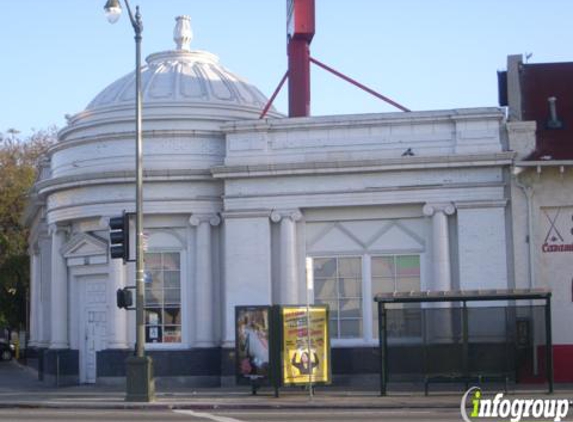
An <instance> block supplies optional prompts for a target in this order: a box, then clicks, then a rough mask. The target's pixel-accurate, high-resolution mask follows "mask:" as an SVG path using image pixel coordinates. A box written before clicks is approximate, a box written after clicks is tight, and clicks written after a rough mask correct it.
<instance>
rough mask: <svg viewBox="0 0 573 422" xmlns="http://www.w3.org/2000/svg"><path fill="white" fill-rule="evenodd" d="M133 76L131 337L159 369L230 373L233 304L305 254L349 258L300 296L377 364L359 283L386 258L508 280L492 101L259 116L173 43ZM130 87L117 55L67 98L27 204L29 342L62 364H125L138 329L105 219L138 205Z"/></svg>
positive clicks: (472, 284)
mask: <svg viewBox="0 0 573 422" xmlns="http://www.w3.org/2000/svg"><path fill="white" fill-rule="evenodd" d="M144 81H147V82H146V84H144V85H145V96H144V110H143V119H144V122H143V128H144V134H143V139H144V169H145V175H144V195H143V196H144V213H145V219H144V226H145V232H146V235H147V238H148V240H147V243H148V248H147V254H148V256H147V257H146V267H147V270H148V274H147V275H146V277H148V278H147V283H148V284H147V286H148V288H147V291H146V295H147V299H146V300H147V308H148V309H147V317H146V322H147V325H148V327H147V330H146V336H147V341H148V343H147V345H146V348H147V350H148V351H149V352H150V353H151V355H152V356H153V357H154V359H155V372H156V375H157V376H158V377H159V379H160V380H163V381H164V382H178V383H179V382H183V383H185V384H188V385H220V384H221V383H222V382H225V380H228V379H229V378H228V377H231V376H232V375H233V362H232V348H233V347H234V340H235V338H234V324H235V322H234V315H235V314H234V312H235V311H234V309H235V306H237V305H270V304H295V303H303V302H304V301H305V298H306V289H305V260H306V258H307V257H310V258H313V260H314V262H315V267H314V269H315V272H316V274H320V272H321V271H323V267H322V265H325V266H328V265H334V264H335V265H336V266H337V268H338V270H337V271H339V273H340V274H342V273H343V272H344V271H346V270H348V271H353V274H354V275H353V278H352V280H353V283H354V284H352V285H351V284H348V285H345V288H344V292H343V291H342V290H343V289H342V288H341V289H340V291H338V293H337V296H336V297H332V296H331V295H332V292H330V293H328V288H327V287H325V286H326V284H325V283H323V284H322V285H321V286H322V287H320V288H318V289H317V290H316V296H315V297H314V298H313V300H314V301H315V302H316V303H329V304H330V305H331V306H332V309H333V310H336V314H335V317H333V319H332V321H331V325H332V328H333V330H334V331H333V341H332V345H333V347H334V350H333V371H334V373H335V375H340V376H348V375H366V376H368V375H369V376H373V374H375V373H376V371H377V368H378V366H377V363H376V362H377V357H376V354H375V350H374V349H373V347H374V346H375V345H376V344H377V338H376V320H375V319H374V318H373V300H372V299H373V296H374V294H375V293H377V289H378V288H379V286H381V285H382V284H380V283H381V281H380V280H381V277H380V274H379V273H378V271H382V270H381V268H387V266H388V265H390V264H388V263H392V264H391V265H392V266H393V268H394V267H396V265H397V263H401V265H402V267H403V268H406V269H407V271H408V274H407V276H406V275H403V277H404V279H403V280H402V279H401V278H400V277H399V276H398V275H396V274H394V276H392V277H394V278H392V280H393V281H392V283H395V284H394V287H392V288H393V289H398V290H400V289H416V290H458V289H479V288H508V287H509V288H511V287H513V286H515V285H516V284H518V285H520V283H521V281H516V280H521V278H520V277H522V274H521V272H519V274H518V277H517V278H516V277H514V272H515V271H516V270H515V269H514V264H513V252H512V249H511V246H512V244H513V242H516V239H518V238H519V235H517V234H515V233H514V232H512V225H511V212H512V206H510V200H511V201H513V200H514V199H515V197H514V195H518V193H516V192H515V191H514V190H511V186H510V185H511V165H512V162H513V159H514V155H515V153H514V152H512V151H510V150H509V147H508V135H507V131H506V126H505V125H506V122H505V116H504V112H503V110H501V109H498V108H476V109H463V110H443V111H426V112H410V113H387V114H368V115H348V116H335V117H312V118H296V119H286V118H282V116H281V115H280V114H278V113H276V112H274V111H271V113H270V116H269V118H267V119H264V120H259V119H258V118H257V117H258V113H259V110H260V109H261V108H262V104H263V103H264V101H265V100H264V98H263V97H262V96H260V94H259V93H258V91H257V90H256V88H254V87H253V86H252V85H249V84H247V83H246V82H245V81H243V80H242V79H241V78H239V77H236V76H234V75H233V74H232V73H230V72H229V71H227V70H226V69H224V68H223V67H222V66H220V65H219V64H218V62H217V60H216V58H215V57H214V56H213V55H211V54H209V53H204V52H194V51H188V50H187V48H183V47H182V48H181V49H180V50H174V51H170V52H165V53H158V54H155V55H152V56H151V57H150V59H149V60H148V66H147V67H146V68H145V69H144ZM131 88H132V75H128V76H126V77H124V78H122V79H120V80H118V81H117V82H115V83H114V84H112V85H110V87H108V88H106V89H105V90H104V91H102V93H101V94H100V95H98V96H97V97H96V99H94V101H93V102H92V103H90V105H89V106H88V108H87V109H86V110H85V111H84V112H82V113H79V114H78V115H76V116H74V117H71V118H70V120H69V125H68V126H67V127H66V128H64V129H63V130H62V131H61V133H60V137H59V142H58V144H57V145H56V146H55V147H54V148H52V150H51V151H50V153H49V162H48V163H47V164H46V168H45V171H43V172H42V174H41V177H40V178H39V180H38V182H37V183H36V186H35V190H34V196H33V202H32V204H31V206H30V208H29V210H28V214H27V219H28V222H29V225H30V227H31V238H30V240H31V244H32V245H33V246H32V248H31V251H30V252H31V256H32V293H31V295H32V296H31V297H32V314H31V342H30V344H31V345H32V346H34V347H36V348H37V349H38V350H40V352H42V351H43V353H41V355H42V356H44V358H43V359H44V360H45V363H43V364H42V365H43V368H44V370H45V371H46V375H47V376H53V375H54V374H53V368H54V367H55V366H54V364H53V362H54V359H55V357H54V356H59V358H58V359H62V360H64V361H65V364H64V363H62V365H64V366H65V368H66V371H67V372H66V376H67V378H66V379H67V380H68V381H70V382H86V383H92V382H101V383H105V382H119V381H121V380H122V377H123V376H124V368H123V366H122V365H121V362H122V361H123V358H124V357H125V356H126V355H127V354H128V353H129V349H130V348H132V347H133V344H134V333H135V328H134V327H135V321H134V315H133V314H132V313H131V312H126V311H124V310H119V309H117V308H116V306H115V291H116V289H118V288H122V287H124V286H126V285H132V284H133V280H134V268H133V264H131V263H130V264H128V265H125V266H124V265H123V264H122V263H121V262H119V261H117V260H115V261H114V260H111V259H110V258H109V254H108V228H107V225H108V221H109V218H110V217H112V216H116V215H118V214H121V212H122V211H124V210H126V211H128V212H133V210H134V195H135V189H134V171H133V168H134V151H133V150H134V145H133V139H134V133H133V119H132V114H131V113H132V111H133V110H132V104H131V102H132V100H133V96H132V94H131V91H130V90H131ZM522 129H523V130H524V133H525V135H526V136H532V133H533V129H532V128H531V127H525V128H522ZM510 192H511V193H510ZM513 207H514V208H515V206H513ZM516 243H517V242H516ZM519 247H522V246H519ZM478 257H479V258H478ZM484 262H487V265H486V266H484V265H482V264H483V263H484ZM385 266H386V267H385ZM516 267H517V266H515V268H516ZM342 279H343V277H342V276H341V280H342ZM341 282H342V281H341ZM402 283H404V284H403V285H402ZM329 295H330V296H329ZM333 315H334V314H333ZM58 353H59V354H58ZM349 356H350V357H352V356H354V357H360V359H361V364H360V365H358V366H356V367H354V366H353V364H352V363H351V361H349V360H348V359H349ZM118 362H119V363H118ZM50 368H51V369H50ZM50 371H52V372H50Z"/></svg>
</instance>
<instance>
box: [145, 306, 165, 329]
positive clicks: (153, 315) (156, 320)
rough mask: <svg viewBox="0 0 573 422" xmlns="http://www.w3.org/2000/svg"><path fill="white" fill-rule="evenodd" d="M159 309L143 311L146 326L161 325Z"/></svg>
mask: <svg viewBox="0 0 573 422" xmlns="http://www.w3.org/2000/svg"><path fill="white" fill-rule="evenodd" d="M161 322H162V320H161V308H153V309H151V308H147V309H146V310H145V323H146V324H148V325H158V324H161Z"/></svg>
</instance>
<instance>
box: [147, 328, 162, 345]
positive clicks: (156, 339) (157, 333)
mask: <svg viewBox="0 0 573 422" xmlns="http://www.w3.org/2000/svg"><path fill="white" fill-rule="evenodd" d="M162 331H163V328H162V327H161V326H160V325H149V326H146V327H145V342H146V343H161V341H162V338H163V335H162Z"/></svg>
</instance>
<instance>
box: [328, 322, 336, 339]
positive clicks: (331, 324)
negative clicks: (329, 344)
mask: <svg viewBox="0 0 573 422" xmlns="http://www.w3.org/2000/svg"><path fill="white" fill-rule="evenodd" d="M328 329H329V331H330V337H331V338H338V320H337V319H334V320H333V319H331V320H330V322H329V323H328Z"/></svg>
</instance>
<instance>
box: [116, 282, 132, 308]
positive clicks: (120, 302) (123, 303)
mask: <svg viewBox="0 0 573 422" xmlns="http://www.w3.org/2000/svg"><path fill="white" fill-rule="evenodd" d="M131 306H133V294H132V292H131V290H130V289H129V288H128V287H124V288H123V289H117V307H118V308H120V309H121V308H123V309H127V308H129V307H131Z"/></svg>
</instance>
